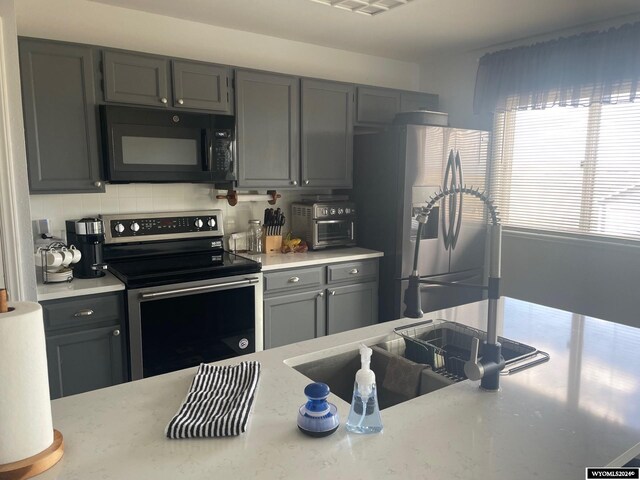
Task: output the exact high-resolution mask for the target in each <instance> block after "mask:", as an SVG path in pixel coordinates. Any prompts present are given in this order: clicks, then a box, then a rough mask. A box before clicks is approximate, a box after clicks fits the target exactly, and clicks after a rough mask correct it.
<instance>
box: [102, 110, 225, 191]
mask: <svg viewBox="0 0 640 480" xmlns="http://www.w3.org/2000/svg"><path fill="white" fill-rule="evenodd" d="M100 122H101V129H102V142H103V162H104V167H105V168H104V170H105V172H104V173H105V178H106V179H107V180H108V181H109V182H112V183H128V182H219V183H225V184H228V183H229V182H233V181H234V180H236V179H237V178H236V171H235V170H236V169H235V119H234V117H231V116H228V115H210V114H203V113H189V112H187V113H185V112H180V111H167V110H154V109H147V108H137V107H122V106H112V105H100Z"/></svg>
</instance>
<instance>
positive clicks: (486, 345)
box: [404, 185, 505, 390]
mask: <svg viewBox="0 0 640 480" xmlns="http://www.w3.org/2000/svg"><path fill="white" fill-rule="evenodd" d="M458 193H460V194H464V195H471V196H473V197H476V198H478V199H480V200H481V201H482V202H483V203H484V205H485V207H486V208H487V210H488V211H489V215H490V216H491V250H490V263H489V282H488V285H487V286H478V285H465V284H458V283H449V282H436V281H433V280H428V279H426V278H420V275H419V273H418V258H419V254H420V238H422V229H423V228H424V225H425V224H426V223H427V220H428V218H429V214H430V213H431V211H432V209H433V207H434V206H435V205H436V204H437V203H439V202H440V201H441V200H442V199H444V198H445V197H448V196H450V195H455V194H458ZM417 220H418V231H417V235H416V246H415V251H414V255H413V269H412V271H411V275H410V276H409V285H408V287H407V289H406V291H405V296H404V303H405V305H406V309H405V311H404V315H405V316H406V317H410V318H421V317H422V316H423V314H424V313H423V311H422V306H421V302H420V284H423V283H426V284H429V283H430V284H438V285H451V286H455V287H462V288H479V289H482V290H487V293H488V298H489V300H488V302H489V307H488V311H487V339H486V341H485V342H483V345H482V359H481V360H478V353H479V351H480V339H478V338H475V337H474V338H473V341H472V345H471V358H470V359H469V360H468V361H467V362H466V363H465V365H464V373H465V375H466V376H467V378H469V379H470V380H480V386H481V387H482V388H483V389H485V390H498V389H499V388H500V371H501V370H502V369H503V368H504V365H505V361H504V358H503V356H502V346H501V345H500V342H498V333H497V323H498V320H497V318H498V299H499V298H500V251H501V247H502V246H501V243H502V225H500V218H499V217H498V211H497V209H496V207H495V205H494V204H493V200H491V199H490V198H489V196H488V195H487V194H486V193H485V192H480V190H479V189H477V188H476V189H474V188H473V187H471V188H467V186H466V185H465V186H461V185H452V186H451V187H448V188H447V187H445V188H443V189H441V190H439V191H438V192H437V193H436V194H434V195H433V196H432V197H430V198H429V202H428V203H427V205H426V206H425V207H423V208H422V210H421V211H420V213H419V214H418V216H417Z"/></svg>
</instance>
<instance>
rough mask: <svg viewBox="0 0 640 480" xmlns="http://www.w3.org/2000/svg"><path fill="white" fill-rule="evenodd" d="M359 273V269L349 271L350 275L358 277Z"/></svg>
mask: <svg viewBox="0 0 640 480" xmlns="http://www.w3.org/2000/svg"><path fill="white" fill-rule="evenodd" d="M357 273H358V269H357V268H352V269H351V270H350V271H349V275H356V274H357Z"/></svg>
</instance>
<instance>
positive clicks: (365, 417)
mask: <svg viewBox="0 0 640 480" xmlns="http://www.w3.org/2000/svg"><path fill="white" fill-rule="evenodd" d="M372 353H373V352H372V350H371V349H370V348H369V347H367V346H366V345H362V344H361V345H360V361H361V363H362V366H361V368H360V370H358V372H357V373H356V381H355V384H354V386H353V399H352V400H351V409H350V410H349V418H348V419H347V430H348V431H350V432H353V433H378V432H381V431H382V417H381V416H380V407H379V406H378V393H377V390H376V374H375V373H373V371H372V370H371V368H369V365H370V364H371V354H372Z"/></svg>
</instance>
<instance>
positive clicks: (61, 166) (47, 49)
mask: <svg viewBox="0 0 640 480" xmlns="http://www.w3.org/2000/svg"><path fill="white" fill-rule="evenodd" d="M95 54H96V51H95V50H93V49H92V48H91V47H87V46H83V45H73V44H65V43H56V42H51V41H38V40H31V39H21V40H20V70H21V83H22V100H23V105H24V125H25V137H26V147H27V162H28V170H29V186H30V191H31V193H81V192H103V191H104V186H103V183H102V182H101V180H100V178H101V175H100V157H99V152H98V125H97V112H96V110H97V108H96V98H95V91H96V89H95V75H94V55H95Z"/></svg>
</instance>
